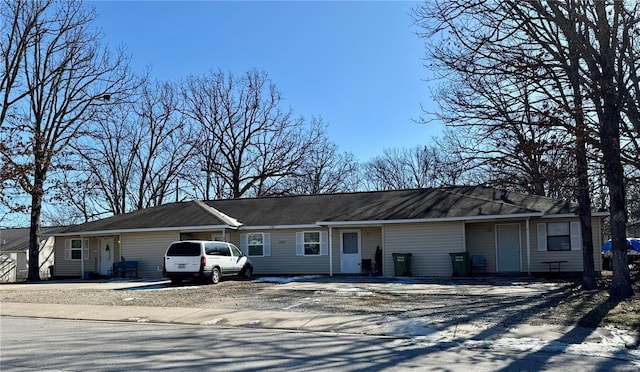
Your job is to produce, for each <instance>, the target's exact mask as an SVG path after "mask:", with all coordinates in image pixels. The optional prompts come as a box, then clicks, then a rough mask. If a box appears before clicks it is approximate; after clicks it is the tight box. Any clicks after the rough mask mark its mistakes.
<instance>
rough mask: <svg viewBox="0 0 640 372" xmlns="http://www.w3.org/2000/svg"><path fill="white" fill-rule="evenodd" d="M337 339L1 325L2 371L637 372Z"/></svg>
mask: <svg viewBox="0 0 640 372" xmlns="http://www.w3.org/2000/svg"><path fill="white" fill-rule="evenodd" d="M463 346H464V344H461V343H457V342H450V343H437V344H435V343H429V342H427V341H421V340H420V339H419V338H388V337H375V336H366V335H344V334H335V333H317V332H295V331H287V330H270V329H253V328H235V327H234V328H231V327H220V326H202V325H183V324H181V325H176V324H149V323H146V324H140V323H117V322H95V321H72V320H60V319H42V318H40V319H38V318H23V317H0V370H3V371H34V370H38V371H54V370H55V371H60V370H62V371H85V370H100V371H122V370H136V371H153V370H160V369H170V370H189V371H197V370H217V371H251V370H254V371H257V370H261V371H264V370H271V371H285V370H286V371H291V370H295V371H311V370H313V371H328V370H333V371H335V370H337V371H356V370H357V371H363V370H367V371H391V370H393V371H402V370H434V371H466V370H473V371H483V370H485V371H539V370H542V369H544V370H557V371H561V370H562V371H584V372H587V371H635V370H637V369H636V368H637V367H633V366H631V365H630V364H629V362H628V361H624V360H617V359H611V358H600V357H595V356H584V355H574V354H570V353H554V352H546V351H545V350H544V349H543V350H538V351H529V352H522V353H519V352H514V351H510V352H500V351H496V350H487V349H469V348H465V347H463Z"/></svg>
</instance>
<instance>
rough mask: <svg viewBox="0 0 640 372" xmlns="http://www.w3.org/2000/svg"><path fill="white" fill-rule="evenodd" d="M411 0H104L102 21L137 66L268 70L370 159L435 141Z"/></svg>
mask: <svg viewBox="0 0 640 372" xmlns="http://www.w3.org/2000/svg"><path fill="white" fill-rule="evenodd" d="M416 4H417V2H409V1H354V2H342V1H298V2H288V1H259V2H247V1H235V2H223V1H194V2H177V1H176V2H169V1H139V2H129V1H96V2H91V3H89V5H91V6H93V7H94V8H95V9H96V12H97V19H96V25H97V26H98V27H99V28H100V29H101V31H102V32H103V33H104V37H105V38H104V41H105V42H106V43H108V44H109V45H110V46H111V47H117V46H119V45H123V46H125V47H126V49H127V50H128V52H129V53H130V54H131V55H132V58H133V60H132V67H133V69H134V70H136V71H143V70H144V69H145V67H147V66H148V67H150V68H151V76H152V77H153V78H154V79H159V80H167V81H177V80H179V79H181V78H184V77H186V76H188V75H192V74H195V75H198V74H203V73H206V72H209V71H211V70H218V69H221V70H223V71H229V72H232V73H234V74H242V73H244V72H246V71H248V70H250V69H253V68H257V69H259V70H264V71H266V72H267V74H268V76H269V77H270V78H271V80H272V81H273V82H274V83H275V84H276V85H277V86H278V87H279V89H280V90H281V91H282V92H283V94H284V98H285V100H284V104H285V107H290V108H291V109H293V111H294V113H295V114H296V115H301V116H304V117H305V118H311V117H312V116H319V117H322V118H323V120H324V122H325V123H327V124H329V136H330V138H331V140H332V141H333V142H335V143H337V144H338V146H340V149H341V150H342V151H349V152H352V153H354V154H355V155H356V157H357V158H358V159H359V160H361V161H367V160H371V158H373V157H375V156H377V155H381V154H382V150H383V149H385V148H406V147H414V146H416V145H424V144H427V143H430V142H431V137H432V136H437V135H439V134H440V131H441V127H439V126H437V125H434V124H429V125H424V124H417V123H415V122H414V121H413V119H418V118H419V117H420V115H421V113H422V109H421V105H423V106H425V107H429V106H432V102H431V98H430V95H429V85H428V83H426V82H425V81H424V80H425V79H426V78H427V77H428V76H429V71H428V70H427V69H426V68H425V67H424V66H423V62H424V61H423V56H424V47H423V43H422V41H421V40H420V39H419V38H418V37H417V36H416V35H415V34H414V32H415V31H416V29H415V27H414V26H413V25H412V21H411V17H410V16H409V12H410V10H411V8H412V7H413V6H415V5H416Z"/></svg>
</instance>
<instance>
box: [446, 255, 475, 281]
mask: <svg viewBox="0 0 640 372" xmlns="http://www.w3.org/2000/svg"><path fill="white" fill-rule="evenodd" d="M449 256H451V266H452V267H453V276H469V275H470V274H471V265H470V264H469V252H456V253H449Z"/></svg>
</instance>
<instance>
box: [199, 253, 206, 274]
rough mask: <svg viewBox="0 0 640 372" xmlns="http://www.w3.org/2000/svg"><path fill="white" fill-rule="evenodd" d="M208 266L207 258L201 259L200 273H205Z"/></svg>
mask: <svg viewBox="0 0 640 372" xmlns="http://www.w3.org/2000/svg"><path fill="white" fill-rule="evenodd" d="M205 266H207V257H205V256H202V257H200V271H204V267H205Z"/></svg>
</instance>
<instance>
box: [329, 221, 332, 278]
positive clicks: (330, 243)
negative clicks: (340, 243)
mask: <svg viewBox="0 0 640 372" xmlns="http://www.w3.org/2000/svg"><path fill="white" fill-rule="evenodd" d="M329 276H333V228H332V227H331V226H329Z"/></svg>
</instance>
